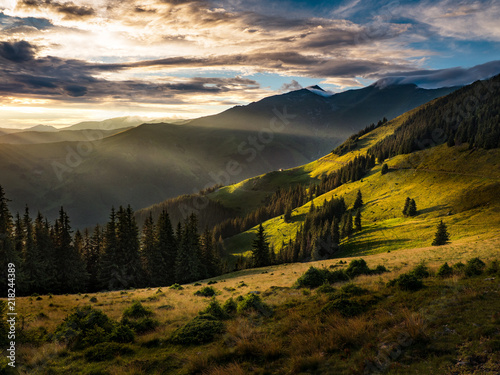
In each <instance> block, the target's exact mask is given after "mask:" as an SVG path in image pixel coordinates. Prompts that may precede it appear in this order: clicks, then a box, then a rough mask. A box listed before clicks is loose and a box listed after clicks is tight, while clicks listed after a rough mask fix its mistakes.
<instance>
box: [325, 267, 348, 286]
mask: <svg viewBox="0 0 500 375" xmlns="http://www.w3.org/2000/svg"><path fill="white" fill-rule="evenodd" d="M327 280H328V282H329V283H331V284H333V283H338V282H339V281H348V280H349V276H347V274H346V273H345V271H344V270H336V271H330V272H329V273H328V275H327Z"/></svg>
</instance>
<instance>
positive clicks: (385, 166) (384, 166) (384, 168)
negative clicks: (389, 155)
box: [380, 164, 389, 174]
mask: <svg viewBox="0 0 500 375" xmlns="http://www.w3.org/2000/svg"><path fill="white" fill-rule="evenodd" d="M387 172H389V166H388V165H387V164H384V165H382V170H381V171H380V173H382V174H386V173H387Z"/></svg>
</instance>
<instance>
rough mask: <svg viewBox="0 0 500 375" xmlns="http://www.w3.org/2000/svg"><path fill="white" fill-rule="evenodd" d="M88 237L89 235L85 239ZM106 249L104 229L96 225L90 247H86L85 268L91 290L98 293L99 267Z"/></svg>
mask: <svg viewBox="0 0 500 375" xmlns="http://www.w3.org/2000/svg"><path fill="white" fill-rule="evenodd" d="M87 236H88V233H87V234H86V236H85V237H87ZM103 249H104V238H103V233H102V229H101V227H100V226H99V225H96V227H95V228H94V232H93V233H92V236H91V237H90V239H89V243H88V245H87V246H86V247H85V254H84V261H85V268H86V270H87V273H88V274H89V289H90V291H97V290H98V288H99V265H100V260H101V256H102V253H103Z"/></svg>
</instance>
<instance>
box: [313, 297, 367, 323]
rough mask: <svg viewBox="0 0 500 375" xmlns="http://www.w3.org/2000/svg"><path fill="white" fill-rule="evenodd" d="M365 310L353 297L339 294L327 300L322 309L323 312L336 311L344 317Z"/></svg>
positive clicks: (355, 314)
mask: <svg viewBox="0 0 500 375" xmlns="http://www.w3.org/2000/svg"><path fill="white" fill-rule="evenodd" d="M365 310H366V308H365V306H363V305H362V304H361V303H360V302H358V301H357V300H355V299H351V298H347V297H345V296H339V297H337V298H335V299H334V300H332V301H330V302H328V303H327V304H326V305H325V306H324V307H323V308H322V309H321V312H323V313H332V312H334V311H337V312H339V313H340V315H342V316H343V317H345V318H350V317H353V316H357V315H359V314H361V313H363V312H364V311H365Z"/></svg>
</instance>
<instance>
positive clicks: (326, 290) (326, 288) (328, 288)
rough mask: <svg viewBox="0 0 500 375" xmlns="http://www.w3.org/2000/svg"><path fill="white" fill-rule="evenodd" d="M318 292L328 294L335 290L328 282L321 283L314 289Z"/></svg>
mask: <svg viewBox="0 0 500 375" xmlns="http://www.w3.org/2000/svg"><path fill="white" fill-rule="evenodd" d="M316 292H318V293H324V294H330V293H333V292H335V288H334V287H333V286H331V285H330V284H323V285H321V286H320V287H319V288H318V289H316Z"/></svg>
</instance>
